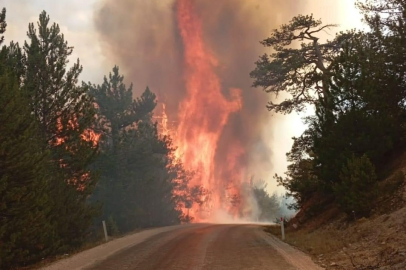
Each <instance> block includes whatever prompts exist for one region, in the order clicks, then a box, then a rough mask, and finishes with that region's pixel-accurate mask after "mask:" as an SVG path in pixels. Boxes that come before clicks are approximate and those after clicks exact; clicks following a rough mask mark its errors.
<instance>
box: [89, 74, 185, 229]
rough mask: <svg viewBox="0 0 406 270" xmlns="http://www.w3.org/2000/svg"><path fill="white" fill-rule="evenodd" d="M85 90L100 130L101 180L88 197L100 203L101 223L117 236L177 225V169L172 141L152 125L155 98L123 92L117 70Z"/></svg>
mask: <svg viewBox="0 0 406 270" xmlns="http://www.w3.org/2000/svg"><path fill="white" fill-rule="evenodd" d="M89 87H90V89H91V90H90V91H91V94H92V95H93V96H94V98H95V101H96V103H97V108H98V112H97V115H98V119H99V123H98V127H99V129H100V130H102V131H103V137H102V142H101V156H100V159H99V160H98V162H97V164H96V167H97V168H99V169H100V171H101V179H100V182H99V184H98V185H97V189H96V192H95V194H94V195H93V196H92V197H93V200H95V201H99V202H102V203H103V216H102V217H101V218H104V219H109V220H110V223H112V224H115V225H117V228H118V230H119V231H120V232H128V231H131V230H133V229H134V228H136V227H147V226H159V225H167V224H174V223H177V222H179V215H180V213H179V212H178V211H177V210H176V209H175V208H176V205H175V201H176V198H175V197H174V196H173V190H174V188H175V186H176V185H177V183H178V182H176V181H175V179H177V177H178V174H177V172H178V171H177V169H178V167H176V166H172V159H173V157H172V156H173V151H174V149H173V147H172V144H171V141H170V139H169V138H168V137H161V136H160V135H159V134H158V130H157V127H156V124H154V123H153V120H152V112H153V110H154V108H155V106H156V97H155V94H153V93H152V92H151V91H150V90H149V89H148V88H147V89H146V90H145V91H144V92H143V93H142V95H141V96H140V97H138V98H136V99H133V94H132V86H130V87H129V88H127V87H126V85H125V84H124V77H123V76H121V75H120V74H119V68H118V67H114V68H113V72H112V73H110V74H109V76H108V77H105V78H104V82H103V84H102V85H97V86H96V85H90V84H89Z"/></svg>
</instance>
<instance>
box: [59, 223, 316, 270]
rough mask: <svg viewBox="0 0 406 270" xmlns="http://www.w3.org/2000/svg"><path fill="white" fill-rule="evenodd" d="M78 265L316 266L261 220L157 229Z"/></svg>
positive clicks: (148, 269)
mask: <svg viewBox="0 0 406 270" xmlns="http://www.w3.org/2000/svg"><path fill="white" fill-rule="evenodd" d="M55 269H57V268H55ZM59 269H61V268H59ZM71 269H72V268H71ZM78 269H88V270H93V269H94V270H96V269H97V270H113V269H114V270H115V269H128V270H132V269H143V270H157V269H164V270H171V269H179V270H192V269H202V270H209V269H210V270H212V269H218V270H222V269H230V270H231V269H232V270H239V269H244V270H246V269H256V270H260V269H270V270H298V269H299V270H313V269H320V268H318V267H317V266H316V265H314V264H313V262H312V261H311V260H310V259H309V258H308V257H307V256H305V255H304V254H303V253H301V252H299V251H297V250H296V249H293V248H291V247H290V246H288V245H286V244H284V243H282V242H280V241H279V240H277V239H275V238H272V237H271V236H269V235H267V234H266V233H264V232H263V228H262V227H261V226H258V225H209V224H207V225H201V224H200V225H195V226H186V227H178V228H175V229H173V230H169V231H166V232H161V233H157V234H156V235H153V236H150V237H149V238H147V239H146V240H145V241H143V242H141V243H139V244H137V245H134V246H132V247H129V248H126V249H124V250H121V251H119V252H116V253H114V254H113V255H111V256H109V257H108V258H105V259H103V260H100V261H98V262H96V263H94V264H92V265H90V266H87V267H85V268H78Z"/></svg>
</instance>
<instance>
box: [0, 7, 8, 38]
mask: <svg viewBox="0 0 406 270" xmlns="http://www.w3.org/2000/svg"><path fill="white" fill-rule="evenodd" d="M6 27H7V23H6V8H3V9H2V10H1V12H0V34H4V32H6ZM3 41H4V36H1V37H0V45H1V44H2V43H3Z"/></svg>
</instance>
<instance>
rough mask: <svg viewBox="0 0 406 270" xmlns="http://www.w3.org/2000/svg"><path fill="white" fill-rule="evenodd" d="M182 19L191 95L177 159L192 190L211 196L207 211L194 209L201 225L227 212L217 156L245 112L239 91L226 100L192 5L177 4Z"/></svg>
mask: <svg viewBox="0 0 406 270" xmlns="http://www.w3.org/2000/svg"><path fill="white" fill-rule="evenodd" d="M177 19H178V27H179V31H180V35H181V37H182V41H183V47H184V55H183V57H184V81H185V87H186V90H187V95H186V98H185V99H184V100H183V101H182V103H181V104H180V110H179V115H178V124H179V125H178V129H177V136H176V138H175V143H176V145H177V146H178V149H177V153H176V154H177V156H178V157H180V159H181V160H182V162H183V164H184V166H185V167H186V168H187V169H189V170H192V171H194V172H195V177H194V179H193V180H192V181H191V182H192V183H191V184H192V185H196V184H197V185H201V186H202V187H204V188H205V189H207V190H208V191H209V192H210V193H211V195H210V200H209V201H208V202H207V204H206V207H205V208H206V210H207V211H204V212H203V211H201V209H200V210H199V209H198V206H197V205H194V206H193V207H192V209H191V213H190V214H191V215H193V216H194V218H195V220H196V221H199V220H203V219H207V218H209V215H210V212H211V211H212V210H214V209H219V208H222V204H223V202H222V201H223V200H222V199H223V198H224V195H225V189H227V188H228V187H227V186H225V185H224V183H225V181H224V179H218V178H217V175H216V173H215V171H216V165H217V164H215V162H214V159H215V153H216V149H217V145H218V142H219V138H220V136H221V133H222V131H223V128H224V126H225V124H226V123H227V121H228V118H229V116H230V114H232V113H233V112H236V111H238V110H239V109H240V108H241V106H242V101H241V96H240V90H239V89H230V92H229V93H230V99H228V98H226V97H225V96H224V95H223V93H222V91H221V85H220V80H219V78H218V76H217V75H216V73H215V71H214V69H215V67H216V66H217V64H218V61H217V59H216V58H215V57H214V56H213V54H212V53H211V51H210V50H209V49H208V47H207V45H206V44H205V42H204V40H203V31H202V22H201V20H200V19H199V18H198V16H197V15H196V13H195V10H194V6H193V4H192V2H191V1H190V0H178V2H177ZM230 151H233V149H230ZM237 152H238V151H237ZM224 163H226V161H225V162H224ZM219 166H221V165H219Z"/></svg>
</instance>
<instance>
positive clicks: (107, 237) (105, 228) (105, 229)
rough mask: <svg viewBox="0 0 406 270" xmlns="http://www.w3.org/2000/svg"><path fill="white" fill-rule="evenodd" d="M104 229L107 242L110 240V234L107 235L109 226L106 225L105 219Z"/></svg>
mask: <svg viewBox="0 0 406 270" xmlns="http://www.w3.org/2000/svg"><path fill="white" fill-rule="evenodd" d="M102 223H103V230H104V238H105V239H106V242H108V241H109V236H108V235H107V227H106V222H105V221H104V220H103V221H102Z"/></svg>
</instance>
